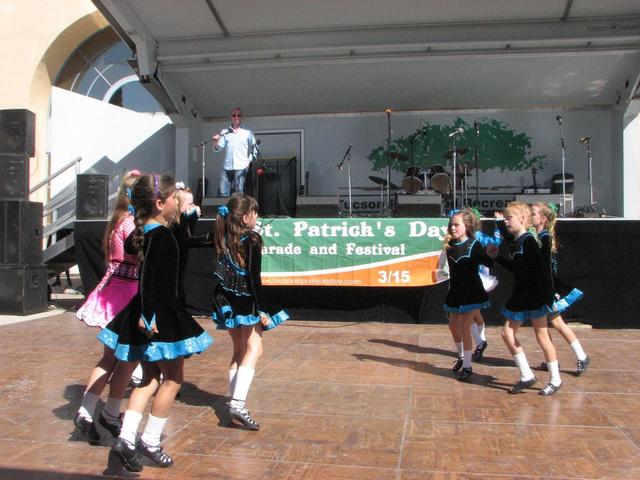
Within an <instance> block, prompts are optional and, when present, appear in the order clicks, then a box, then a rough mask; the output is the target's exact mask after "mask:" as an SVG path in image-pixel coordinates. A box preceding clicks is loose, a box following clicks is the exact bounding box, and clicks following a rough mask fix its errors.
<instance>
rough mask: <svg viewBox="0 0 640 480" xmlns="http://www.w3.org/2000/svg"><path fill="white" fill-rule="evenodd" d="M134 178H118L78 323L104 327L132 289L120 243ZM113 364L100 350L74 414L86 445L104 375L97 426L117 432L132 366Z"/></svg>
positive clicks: (129, 224)
mask: <svg viewBox="0 0 640 480" xmlns="http://www.w3.org/2000/svg"><path fill="white" fill-rule="evenodd" d="M139 176H140V172H139V171H138V170H132V171H130V172H128V173H127V174H125V176H124V178H123V179H122V183H121V185H120V189H119V191H118V197H117V198H116V203H115V205H114V208H113V213H112V214H111V219H110V220H109V224H108V225H107V229H106V231H105V235H104V240H103V248H104V252H105V259H106V261H107V272H106V273H105V275H104V277H103V278H102V280H101V281H100V283H99V284H98V286H97V287H96V288H95V290H93V291H92V292H91V294H90V295H89V296H88V297H87V299H86V301H85V302H84V304H83V305H82V307H81V308H80V309H79V310H78V312H77V313H76V317H78V319H79V320H82V321H84V322H85V323H86V324H87V325H89V326H92V327H96V326H97V327H100V328H104V327H105V326H106V325H107V324H108V323H109V322H110V321H111V320H112V319H113V317H115V316H116V314H118V313H119V312H120V311H121V310H123V309H124V307H126V306H127V304H128V303H129V302H130V301H131V299H132V298H133V297H134V296H135V294H136V292H137V291H138V257H137V255H135V254H133V255H132V254H129V253H127V252H125V248H124V244H125V241H126V239H127V237H129V235H130V234H131V232H133V231H134V230H135V224H134V219H133V215H132V213H131V211H130V208H129V206H130V192H131V188H132V186H133V184H134V182H135V180H136V179H137V178H138V177H139ZM117 363H118V362H117V359H116V358H115V356H114V355H113V350H111V349H110V348H107V347H104V353H103V355H102V358H101V359H100V361H99V362H98V364H97V365H96V366H95V368H94V369H93V371H92V372H91V376H90V377H89V381H88V382H87V389H86V391H85V393H84V396H83V398H82V404H81V405H80V408H79V410H78V412H77V414H76V416H75V419H74V424H75V426H76V429H77V430H78V431H79V432H80V433H81V434H82V435H83V436H84V437H85V438H86V439H87V440H88V441H89V443H97V442H98V441H99V440H100V435H99V434H98V432H97V430H96V428H95V424H94V422H93V419H94V412H95V409H96V406H97V403H98V400H99V399H100V394H101V393H102V391H103V390H104V387H105V386H106V385H107V382H109V377H112V378H111V382H110V389H109V397H108V399H107V402H106V405H105V408H104V410H103V411H102V414H101V415H100V419H99V422H100V425H102V426H103V427H104V428H105V429H106V430H108V431H109V432H110V433H111V434H112V435H113V436H114V437H117V436H118V433H119V431H120V425H121V419H120V404H121V403H122V398H123V397H124V392H125V390H126V387H127V384H128V383H129V378H130V377H131V370H132V368H130V366H126V368H125V367H123V368H118V369H116V364H117ZM133 367H135V364H133ZM114 370H115V373H114ZM120 370H123V371H122V372H121V371H120ZM124 370H126V371H124ZM112 374H113V375H112Z"/></svg>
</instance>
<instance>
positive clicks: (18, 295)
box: [0, 265, 47, 315]
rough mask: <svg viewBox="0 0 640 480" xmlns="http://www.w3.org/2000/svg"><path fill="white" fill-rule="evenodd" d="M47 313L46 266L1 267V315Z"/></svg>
mask: <svg viewBox="0 0 640 480" xmlns="http://www.w3.org/2000/svg"><path fill="white" fill-rule="evenodd" d="M46 311H47V267H46V265H37V266H25V265H19V266H16V265H0V314H8V315H31V314H34V313H41V312H46Z"/></svg>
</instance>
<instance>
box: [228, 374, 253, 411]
mask: <svg viewBox="0 0 640 480" xmlns="http://www.w3.org/2000/svg"><path fill="white" fill-rule="evenodd" d="M255 372H256V371H255V369H253V368H251V367H246V366H243V365H241V366H239V367H238V373H236V384H235V387H234V389H233V395H232V398H231V402H229V404H230V405H231V406H233V407H236V408H244V405H245V402H246V401H247V395H248V394H249V388H250V387H251V382H252V381H253V375H254V374H255Z"/></svg>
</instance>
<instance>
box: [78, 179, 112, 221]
mask: <svg viewBox="0 0 640 480" xmlns="http://www.w3.org/2000/svg"><path fill="white" fill-rule="evenodd" d="M108 209H109V175H97V174H82V175H78V176H77V182H76V220H104V219H106V218H107V217H108V216H109V212H108Z"/></svg>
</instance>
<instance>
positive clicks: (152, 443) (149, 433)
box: [140, 414, 167, 450]
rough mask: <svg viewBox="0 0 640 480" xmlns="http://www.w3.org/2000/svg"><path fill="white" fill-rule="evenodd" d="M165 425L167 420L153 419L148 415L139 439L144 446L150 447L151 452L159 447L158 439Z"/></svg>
mask: <svg viewBox="0 0 640 480" xmlns="http://www.w3.org/2000/svg"><path fill="white" fill-rule="evenodd" d="M166 423H167V418H160V417H154V416H153V415H151V414H149V419H148V420H147V425H146V427H145V428H144V433H143V434H142V436H141V437H140V440H142V441H143V442H144V443H145V445H147V446H148V447H151V450H153V449H154V448H158V447H159V446H160V438H161V437H162V430H164V426H165V424H166Z"/></svg>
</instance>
